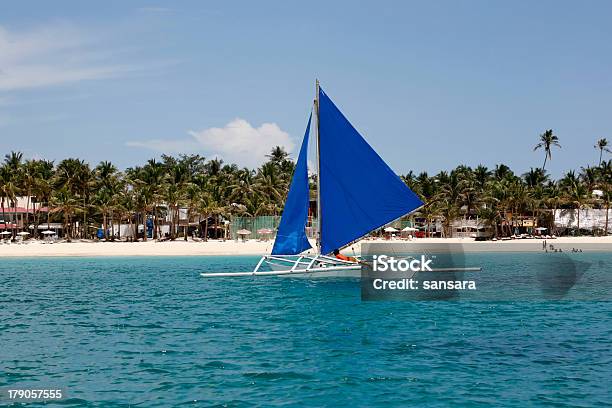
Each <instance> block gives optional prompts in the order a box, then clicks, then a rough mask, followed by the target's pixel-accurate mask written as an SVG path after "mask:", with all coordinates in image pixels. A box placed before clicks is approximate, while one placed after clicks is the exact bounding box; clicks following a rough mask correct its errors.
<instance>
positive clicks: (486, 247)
mask: <svg viewBox="0 0 612 408" xmlns="http://www.w3.org/2000/svg"><path fill="white" fill-rule="evenodd" d="M361 242H375V243H389V244H406V245H411V246H412V245H414V247H416V248H418V247H419V246H420V245H431V244H432V243H436V244H442V245H449V249H452V250H456V251H462V252H466V253H469V252H541V251H542V240H541V239H517V240H510V241H475V240H474V239H472V238H418V239H414V240H412V241H403V240H382V239H376V240H365V241H360V242H357V243H355V244H353V245H352V246H351V247H349V248H346V249H345V250H343V252H344V253H345V254H348V255H352V254H353V253H356V254H359V253H361ZM547 243H548V244H552V245H554V247H555V248H560V249H562V250H563V251H564V252H566V251H569V252H571V250H572V248H576V249H582V250H583V251H585V252H592V251H597V252H602V251H608V252H612V236H608V237H590V236H588V237H560V238H557V239H549V240H547ZM273 244H274V241H271V240H270V241H256V240H247V241H244V242H243V241H207V242H194V241H187V242H185V241H183V240H176V241H170V242H155V241H148V242H94V241H91V242H82V241H73V242H70V243H66V242H56V243H53V244H43V243H41V242H38V241H33V242H28V243H22V244H16V243H11V244H8V245H7V244H0V258H9V257H10V258H34V257H113V256H117V257H121V256H143V257H145V256H148V257H160V256H207V255H208V256H237V255H252V256H261V255H266V254H270V252H271V251H272V246H273ZM312 244H313V245H314V242H313V243H312Z"/></svg>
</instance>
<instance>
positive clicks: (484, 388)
mask: <svg viewBox="0 0 612 408" xmlns="http://www.w3.org/2000/svg"><path fill="white" fill-rule="evenodd" d="M580 255H581V256H582V258H581V259H582V260H585V261H588V262H589V263H591V264H592V265H594V266H593V267H591V269H589V272H588V275H587V276H586V277H584V279H585V280H587V281H589V277H592V276H597V274H599V275H600V276H604V275H607V274H608V273H612V270H611V268H610V258H611V254H609V253H608V254H606V253H594V254H586V253H585V254H580ZM530 256H531V255H529V254H523V255H520V254H487V255H478V256H475V257H474V258H471V259H469V260H470V262H475V263H478V264H482V265H484V266H485V272H483V273H487V274H489V275H487V276H495V277H496V279H497V280H498V281H499V282H502V281H503V280H504V279H505V278H504V276H509V275H511V274H512V273H514V272H513V271H515V269H516V265H517V259H521V260H522V261H524V263H526V264H527V265H528V264H529V261H530ZM256 261H257V258H254V257H193V258H187V257H181V258H178V257H177V258H154V259H145V258H97V259H95V258H89V259H67V258H61V259H55V258H43V259H9V260H6V259H4V260H2V261H1V262H0V288H2V297H1V299H0V357H1V358H0V388H3V389H6V388H7V387H8V388H11V387H14V388H19V387H24V388H25V387H30V386H36V388H46V387H53V388H54V387H58V386H59V387H62V388H64V389H65V390H66V394H67V397H66V398H65V399H64V400H62V401H61V402H60V403H53V404H50V403H47V404H46V405H45V406H55V405H60V404H62V405H63V406H75V407H76V406H79V407H81V406H83V407H86V406H99V407H113V406H128V405H133V406H142V407H167V406H182V405H185V406H192V405H193V406H211V405H219V406H245V407H247V406H277V405H286V406H304V405H309V406H337V407H342V406H385V407H393V406H398V407H399V406H429V407H446V406H462V407H489V406H519V407H525V406H551V407H563V406H568V407H569V406H572V407H576V406H579V407H587V406H602V405H605V404H609V403H610V402H611V401H612V391H610V384H611V383H612V303H610V302H606V301H559V300H535V301H504V302H491V301H487V302H473V301H422V302H389V301H383V302H362V301H361V300H360V286H359V281H358V280H333V279H322V280H317V281H313V280H310V281H309V280H303V279H290V278H255V279H253V278H242V279H231V278H226V279H216V280H205V279H203V278H201V277H199V273H200V272H202V271H227V270H245V269H246V270H248V269H250V268H252V266H253V265H254V263H255V262H256ZM522 271H523V273H525V271H529V268H528V267H523V268H522ZM590 280H591V281H593V280H597V279H590ZM509 282H510V281H509ZM510 286H511V285H509V286H508V287H506V288H505V289H501V286H500V296H501V294H502V293H503V294H504V295H505V296H506V295H507V291H508V290H512V289H511V287H510ZM590 287H591V288H592V290H593V291H598V290H599V291H600V293H599V295H601V290H602V289H601V287H598V286H597V285H591V286H590ZM607 290H608V292H607V293H608V294H609V287H608V288H607ZM3 398H5V396H3ZM7 403H8V401H7V400H6V399H4V400H0V404H7ZM38 405H42V404H40V403H38V404H29V405H28V406H38Z"/></svg>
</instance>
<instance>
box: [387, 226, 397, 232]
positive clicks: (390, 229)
mask: <svg viewBox="0 0 612 408" xmlns="http://www.w3.org/2000/svg"><path fill="white" fill-rule="evenodd" d="M384 231H385V232H397V231H398V229H397V228H393V227H387V228H385V230H384Z"/></svg>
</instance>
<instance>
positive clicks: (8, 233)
mask: <svg viewBox="0 0 612 408" xmlns="http://www.w3.org/2000/svg"><path fill="white" fill-rule="evenodd" d="M11 234H13V233H12V232H11V231H2V232H0V235H11Z"/></svg>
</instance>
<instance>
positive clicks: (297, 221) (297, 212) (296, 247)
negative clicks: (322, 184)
mask: <svg viewBox="0 0 612 408" xmlns="http://www.w3.org/2000/svg"><path fill="white" fill-rule="evenodd" d="M311 119H312V114H311V115H310V117H309V118H308V125H307V126H306V133H305V134H304V141H302V147H301V148H300V154H299V156H298V161H297V164H296V165H295V170H294V172H293V179H292V180H291V186H290V187H289V194H288V195H287V201H286V202H285V209H284V210H283V216H282V218H281V222H280V225H279V226H278V232H277V234H276V240H275V241H274V247H273V248H272V255H296V254H299V253H300V252H303V251H305V250H307V249H310V248H312V246H311V245H310V242H308V238H307V237H306V221H307V220H308V204H309V201H310V196H309V194H310V193H309V188H308V163H307V160H308V135H309V133H310V120H311Z"/></svg>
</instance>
